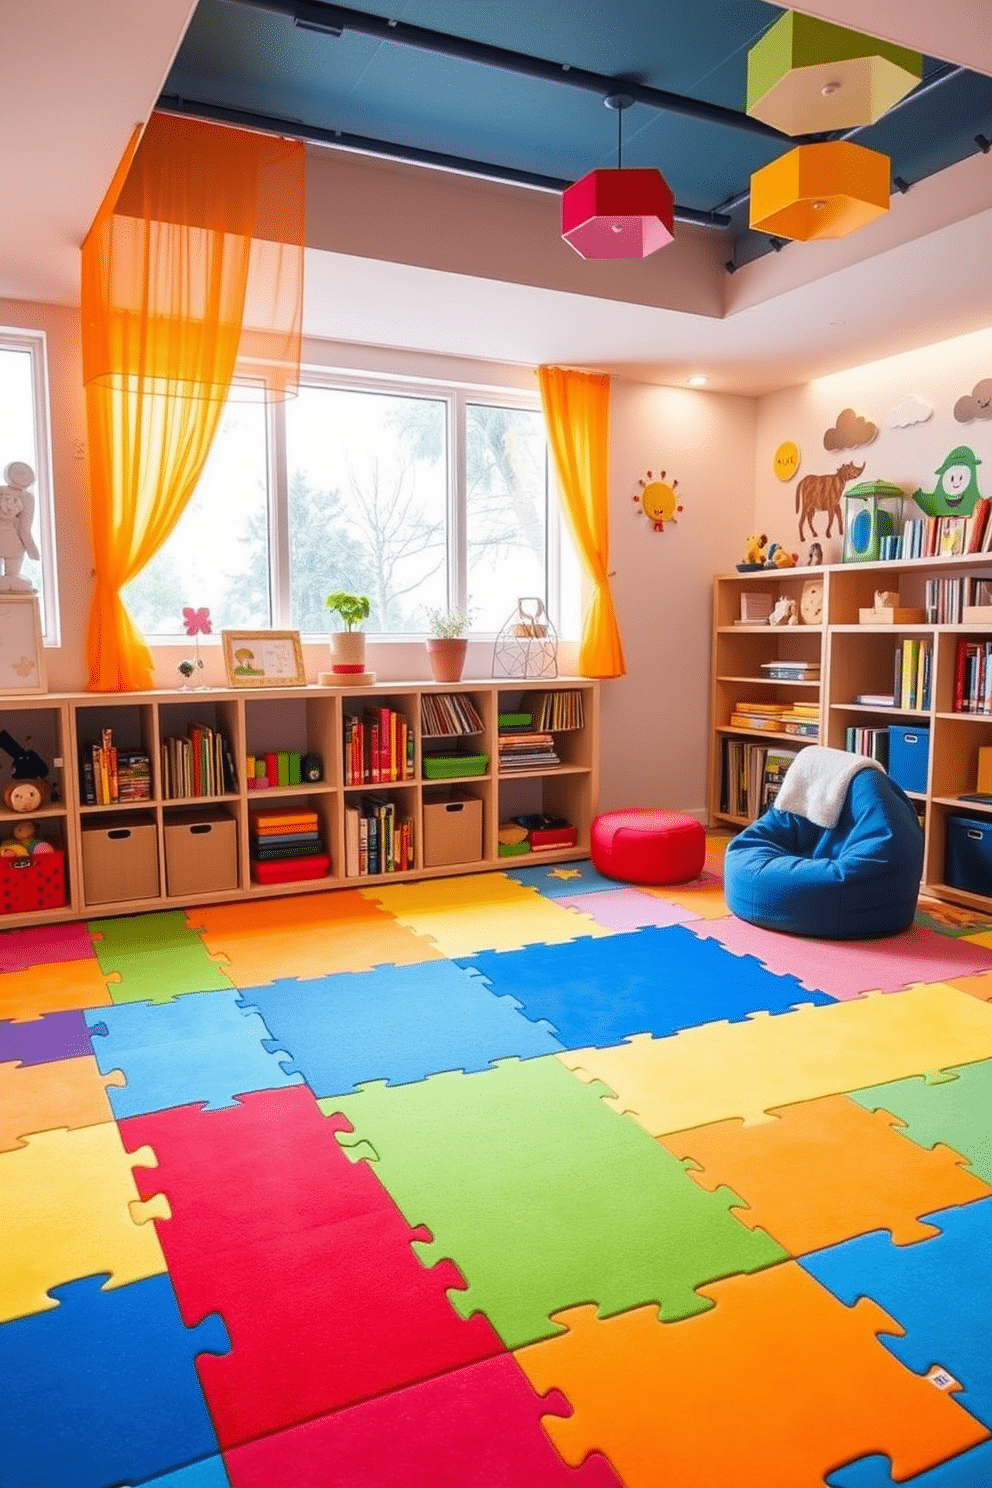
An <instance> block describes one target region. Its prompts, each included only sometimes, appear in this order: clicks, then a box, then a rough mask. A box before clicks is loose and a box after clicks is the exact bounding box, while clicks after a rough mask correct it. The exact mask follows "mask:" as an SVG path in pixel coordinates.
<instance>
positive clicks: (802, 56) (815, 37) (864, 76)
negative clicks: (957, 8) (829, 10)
mask: <svg viewBox="0 0 992 1488" xmlns="http://www.w3.org/2000/svg"><path fill="white" fill-rule="evenodd" d="M922 76H923V58H922V57H921V56H920V54H919V52H911V51H908V50H907V49H906V48H905V47H900V46H894V45H893V44H892V42H888V41H878V40H876V39H875V38H874V37H872V36H862V35H860V34H859V33H858V32H857V31H848V30H846V29H845V28H844V27H843V26H834V25H832V24H831V22H829V21H822V20H820V18H819V17H818V16H808V15H800V14H797V13H796V12H795V11H786V13H785V14H784V15H783V16H781V17H780V18H779V19H778V20H777V21H776V22H775V24H774V26H772V27H771V28H770V29H769V30H768V31H766V32H765V34H764V36H763V37H762V38H761V40H760V41H759V42H757V43H756V45H755V46H753V47H752V48H751V50H750V52H749V53H748V59H747V111H748V113H749V114H751V115H753V116H754V118H756V119H761V120H762V121H763V122H764V123H765V124H771V125H772V126H773V127H774V128H775V129H781V130H782V132H783V133H784V134H790V135H797V134H824V133H827V132H829V131H832V130H835V129H855V128H858V127H859V126H861V125H865V124H873V123H874V122H875V120H876V119H880V118H881V117H882V115H883V114H884V113H885V112H886V110H888V109H890V108H891V107H892V106H893V104H895V103H898V102H899V100H900V98H904V97H905V96H906V94H907V93H909V92H910V91H911V90H912V89H913V88H915V87H916V85H917V83H919V81H920V79H921V78H922Z"/></svg>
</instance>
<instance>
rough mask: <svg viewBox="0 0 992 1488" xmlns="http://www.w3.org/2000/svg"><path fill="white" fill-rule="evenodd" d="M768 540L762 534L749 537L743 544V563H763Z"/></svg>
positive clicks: (766, 554) (766, 553)
mask: <svg viewBox="0 0 992 1488" xmlns="http://www.w3.org/2000/svg"><path fill="white" fill-rule="evenodd" d="M767 549H768V539H767V537H766V536H765V534H764V533H761V535H760V536H758V535H757V534H756V535H755V536H753V537H749V538H748V540H747V542H746V543H745V544H744V562H745V563H764V562H765V559H766V558H767V556H768V551H767Z"/></svg>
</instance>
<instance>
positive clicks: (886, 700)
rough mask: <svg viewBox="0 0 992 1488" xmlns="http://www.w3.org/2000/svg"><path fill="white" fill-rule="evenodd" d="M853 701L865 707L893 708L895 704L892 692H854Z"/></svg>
mask: <svg viewBox="0 0 992 1488" xmlns="http://www.w3.org/2000/svg"><path fill="white" fill-rule="evenodd" d="M854 702H856V703H860V704H861V706H862V707H865V708H894V707H895V705H896V699H895V694H894V693H892V692H856V693H855V694H854Z"/></svg>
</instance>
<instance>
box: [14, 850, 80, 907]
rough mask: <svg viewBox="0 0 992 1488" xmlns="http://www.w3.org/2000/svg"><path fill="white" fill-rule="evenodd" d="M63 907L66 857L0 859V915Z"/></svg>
mask: <svg viewBox="0 0 992 1488" xmlns="http://www.w3.org/2000/svg"><path fill="white" fill-rule="evenodd" d="M64 903H65V853H64V852H58V851H56V852H50V853H31V854H30V855H29V856H28V857H23V858H8V857H3V856H0V914H30V912H31V911H32V910H35V909H58V908H59V906H60V905H63V904H64Z"/></svg>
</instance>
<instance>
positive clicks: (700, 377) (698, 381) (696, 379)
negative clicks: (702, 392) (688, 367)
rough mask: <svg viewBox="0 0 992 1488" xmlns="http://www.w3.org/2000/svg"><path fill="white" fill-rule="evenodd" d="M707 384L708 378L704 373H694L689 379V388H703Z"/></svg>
mask: <svg viewBox="0 0 992 1488" xmlns="http://www.w3.org/2000/svg"><path fill="white" fill-rule="evenodd" d="M708 382H709V378H708V377H707V376H706V374H705V373H704V372H694V373H693V375H692V376H691V377H690V378H689V386H690V387H705V386H706V384H707V383H708Z"/></svg>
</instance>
